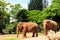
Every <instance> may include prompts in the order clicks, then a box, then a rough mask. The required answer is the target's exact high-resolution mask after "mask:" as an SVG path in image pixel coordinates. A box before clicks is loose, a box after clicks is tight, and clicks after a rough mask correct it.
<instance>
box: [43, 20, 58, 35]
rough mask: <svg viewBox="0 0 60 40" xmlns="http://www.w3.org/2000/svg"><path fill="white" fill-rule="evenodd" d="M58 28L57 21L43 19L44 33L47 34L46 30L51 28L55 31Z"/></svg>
mask: <svg viewBox="0 0 60 40" xmlns="http://www.w3.org/2000/svg"><path fill="white" fill-rule="evenodd" d="M57 28H58V24H57V22H55V21H53V20H43V29H44V34H45V35H47V34H48V33H47V31H48V30H52V31H54V32H55V33H56V31H57Z"/></svg>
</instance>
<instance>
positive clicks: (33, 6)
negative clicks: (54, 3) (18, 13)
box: [28, 0, 43, 10]
mask: <svg viewBox="0 0 60 40" xmlns="http://www.w3.org/2000/svg"><path fill="white" fill-rule="evenodd" d="M28 9H29V10H42V9H43V3H42V0H30V4H29V5H28Z"/></svg>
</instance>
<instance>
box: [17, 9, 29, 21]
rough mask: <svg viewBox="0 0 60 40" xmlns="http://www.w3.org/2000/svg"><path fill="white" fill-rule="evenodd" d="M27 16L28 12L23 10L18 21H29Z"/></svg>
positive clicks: (18, 16) (18, 15)
mask: <svg viewBox="0 0 60 40" xmlns="http://www.w3.org/2000/svg"><path fill="white" fill-rule="evenodd" d="M27 14H28V10H26V9H21V10H20V11H19V12H18V14H17V19H18V21H28V20H27Z"/></svg>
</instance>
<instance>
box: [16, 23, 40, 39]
mask: <svg viewBox="0 0 60 40" xmlns="http://www.w3.org/2000/svg"><path fill="white" fill-rule="evenodd" d="M19 31H22V37H23V38H25V37H26V33H27V32H33V35H32V37H34V36H35V34H36V37H38V32H39V26H38V24H37V23H34V22H18V25H17V28H16V33H17V37H18V36H19V33H18V32H19Z"/></svg>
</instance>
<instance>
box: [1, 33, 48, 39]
mask: <svg viewBox="0 0 60 40" xmlns="http://www.w3.org/2000/svg"><path fill="white" fill-rule="evenodd" d="M31 36H32V33H27V38H22V34H19V37H18V38H17V37H16V34H7V35H0V40H48V38H47V37H46V36H44V34H40V33H39V35H38V37H31Z"/></svg>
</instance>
